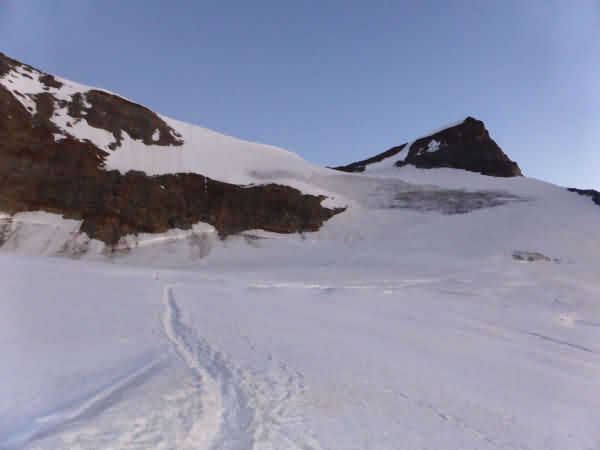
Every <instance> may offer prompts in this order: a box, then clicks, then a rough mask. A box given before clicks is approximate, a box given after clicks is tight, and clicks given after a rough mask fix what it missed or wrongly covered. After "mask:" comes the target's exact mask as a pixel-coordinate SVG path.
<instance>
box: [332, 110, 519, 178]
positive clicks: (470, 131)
mask: <svg viewBox="0 0 600 450" xmlns="http://www.w3.org/2000/svg"><path fill="white" fill-rule="evenodd" d="M406 145H408V144H404V145H401V146H399V147H394V148H392V149H390V150H388V151H387V152H384V153H381V154H379V155H377V156H376V157H374V158H370V159H367V160H364V161H359V162H356V163H353V164H349V165H347V166H341V167H336V168H335V169H337V170H342V171H346V172H362V171H364V169H365V167H366V166H367V165H368V164H372V163H373V162H377V161H380V160H382V159H384V158H388V157H392V156H394V155H395V154H397V153H399V152H400V151H402V150H405V151H406V149H405V146H406ZM406 164H412V165H414V166H415V167H418V168H422V169H431V168H435V167H450V168H454V169H464V170H468V171H471V172H479V173H481V174H483V175H491V176H496V177H514V176H521V175H522V173H521V169H520V168H519V166H518V165H517V163H515V162H513V161H511V160H510V159H509V158H508V156H506V154H505V153H504V152H503V151H502V150H501V149H500V147H498V145H497V144H496V142H494V140H493V139H491V138H490V135H489V133H488V131H487V130H486V128H485V126H484V124H483V122H482V121H480V120H476V119H473V118H472V117H467V118H466V119H465V121H464V122H463V123H461V124H459V125H456V126H454V127H450V128H447V129H445V130H442V131H440V132H438V133H435V134H433V135H431V136H427V137H423V138H421V139H418V140H416V141H415V142H413V143H412V145H411V146H410V148H409V149H408V155H407V156H406V158H405V159H404V161H398V162H397V163H396V166H397V167H401V166H404V165H406Z"/></svg>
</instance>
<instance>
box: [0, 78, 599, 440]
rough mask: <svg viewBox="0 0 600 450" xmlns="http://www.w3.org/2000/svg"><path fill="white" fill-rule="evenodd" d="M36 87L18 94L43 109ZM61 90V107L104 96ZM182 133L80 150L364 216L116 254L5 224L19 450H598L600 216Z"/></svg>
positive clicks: (542, 197) (569, 196)
mask: <svg viewBox="0 0 600 450" xmlns="http://www.w3.org/2000/svg"><path fill="white" fill-rule="evenodd" d="M28 73H29V74H30V75H31V77H30V78H28V77H27V76H26V75H27V74H25V73H24V72H23V73H22V70H21V69H19V70H16V71H14V72H12V73H10V74H9V75H7V76H6V77H5V78H4V79H2V80H0V82H2V83H3V84H4V85H5V86H7V87H8V86H9V85H11V86H12V89H15V90H17V89H18V90H19V92H21V94H25V97H19V98H20V99H21V100H22V101H23V102H24V104H25V106H29V107H31V108H32V109H33V108H34V107H35V103H33V102H31V101H30V100H31V99H30V98H29V97H27V96H26V94H35V93H36V92H40V89H42V90H43V87H41V85H40V83H39V78H38V77H39V74H38V75H36V74H35V73H32V72H28ZM60 81H61V82H63V83H64V86H63V87H62V88H60V89H57V88H50V90H49V92H50V93H52V94H54V95H55V96H56V97H57V98H59V99H64V100H68V99H69V98H70V96H71V95H72V94H73V93H76V92H82V93H85V92H86V91H87V90H89V88H87V87H85V86H82V85H77V84H76V83H71V82H68V81H67V80H63V79H60ZM64 113H65V111H62V110H61V111H59V114H57V115H56V117H53V120H54V121H55V123H56V124H57V126H59V127H61V126H62V125H61V124H63V122H64V120H65V119H66V118H65V117H63V116H61V114H64ZM163 119H164V120H165V121H166V122H167V123H168V124H169V125H170V126H171V127H173V128H174V129H175V131H176V132H177V133H179V134H181V136H182V139H183V140H184V142H185V144H184V145H183V146H181V147H159V146H155V145H152V146H144V145H143V144H142V143H141V141H134V140H133V139H131V138H130V137H129V136H128V135H126V134H124V140H123V144H122V146H121V147H119V148H118V149H116V150H115V151H112V150H110V149H109V148H108V145H109V144H110V143H111V142H112V140H113V138H114V137H113V136H112V135H109V134H108V133H107V132H104V131H103V130H99V129H95V128H94V129H92V127H90V126H89V125H87V124H86V122H85V121H84V120H82V121H80V122H78V124H77V127H76V129H74V130H70V131H69V132H70V133H72V134H74V136H75V137H77V138H80V139H85V138H89V139H91V140H92V141H93V142H94V143H95V144H96V145H98V146H100V147H102V148H106V149H107V150H108V151H110V152H111V153H110V155H109V158H108V160H107V168H110V169H118V170H121V171H127V170H129V169H137V170H143V171H146V172H147V173H149V174H158V173H168V172H179V171H196V172H199V173H202V174H204V175H207V176H209V177H211V178H214V179H217V180H221V181H227V182H231V183H240V184H250V183H268V182H276V183H281V184H287V185H290V186H294V187H297V188H298V189H300V190H302V191H303V192H307V193H314V194H324V195H327V196H328V199H327V200H326V201H325V202H326V203H325V204H326V205H331V206H334V205H335V206H347V207H348V209H347V210H346V211H345V212H344V213H342V214H339V215H336V216H334V217H333V218H332V219H331V220H329V221H328V222H327V223H326V224H325V225H324V226H323V227H322V229H321V230H320V231H318V232H316V233H306V234H303V235H276V234H273V233H267V232H264V231H261V230H255V231H252V232H246V233H244V234H242V235H239V236H233V237H229V238H228V239H227V240H225V241H221V240H219V238H218V237H217V236H216V233H214V231H213V229H212V227H210V226H208V225H206V224H197V226H195V227H194V228H193V229H191V230H171V231H170V232H169V233H165V234H163V235H141V236H127V237H125V238H124V239H123V240H122V241H121V242H120V243H119V245H118V246H117V247H116V248H106V247H105V246H104V244H103V243H101V242H99V241H94V240H90V239H89V237H87V236H86V235H85V234H82V233H80V232H79V231H78V229H79V226H80V223H79V222H78V221H73V220H65V219H63V218H62V217H61V216H59V215H56V214H49V213H47V212H30V213H21V214H17V215H14V216H12V217H11V216H8V215H6V214H4V215H3V214H2V213H1V212H0V273H2V282H1V283H0V373H1V374H2V379H1V380H2V383H0V449H2V450H5V449H21V448H28V449H65V448H69V449H99V448H101V449H108V448H113V449H148V448H155V449H198V448H214V449H234V450H239V449H251V448H255V449H293V448H301V449H308V448H315V449H319V448H322V449H388V448H390V449H391V448H532V449H533V448H549V449H550V448H556V449H562V448H600V426H599V423H600V422H599V419H598V411H599V410H600V281H599V280H598V273H599V272H600V262H599V260H598V256H599V255H600V237H598V232H597V231H598V229H599V227H600V208H598V207H597V206H596V205H594V204H593V202H592V201H591V200H590V199H589V198H586V197H581V196H579V195H577V194H574V193H571V192H567V191H566V190H565V189H564V188H562V187H559V186H554V185H552V184H548V183H544V182H541V181H538V180H534V179H528V178H521V177H518V178H508V179H507V178H493V177H485V176H481V175H478V174H475V173H469V172H465V171H461V170H453V169H432V170H418V169H415V168H414V167H411V166H405V167H402V168H400V169H397V168H394V167H393V163H394V162H395V161H396V160H397V159H401V158H404V157H405V154H403V153H402V152H401V153H400V154H399V155H396V157H394V158H390V159H389V160H385V161H382V162H381V163H378V164H374V165H372V166H370V167H368V170H367V171H366V173H364V174H347V173H342V172H336V171H332V170H329V169H324V168H320V167H317V166H315V165H313V164H310V163H308V162H306V161H304V160H302V159H301V158H299V157H298V156H297V155H294V154H292V153H289V152H286V151H285V150H282V149H278V148H275V147H270V146H262V145H259V144H253V143H248V142H244V141H240V140H237V139H234V138H230V137H226V136H222V135H219V134H218V133H214V132H212V131H209V130H205V129H202V128H199V127H195V126H192V125H188V124H183V123H181V122H177V121H174V120H171V119H168V118H163ZM159 137H160V136H159V135H156V134H155V136H154V140H156V139H157V138H159ZM56 138H57V139H61V136H60V135H58V136H57V137H56ZM435 145H436V144H435V143H430V145H429V146H428V148H429V149H430V150H432V151H433V150H434V149H435ZM530 257H531V259H533V261H531V262H529V261H528V258H530Z"/></svg>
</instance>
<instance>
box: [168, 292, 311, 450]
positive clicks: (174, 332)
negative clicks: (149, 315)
mask: <svg viewBox="0 0 600 450" xmlns="http://www.w3.org/2000/svg"><path fill="white" fill-rule="evenodd" d="M163 305H164V311H163V315H162V325H163V329H164V332H165V335H166V337H167V339H168V340H169V342H170V343H171V345H172V347H173V350H174V351H175V353H176V354H177V356H178V357H179V358H180V359H181V360H182V361H183V362H184V363H185V365H186V366H187V368H188V369H189V370H190V371H191V372H192V373H193V374H194V376H195V377H196V378H197V379H198V381H199V386H200V387H199V392H197V395H199V396H201V403H202V407H201V411H200V415H199V417H197V420H196V421H195V422H194V424H193V426H192V427H191V429H190V430H189V432H188V434H187V436H186V438H185V439H184V440H183V442H178V443H176V448H179V449H184V448H199V444H201V443H204V444H205V445H206V447H207V448H214V449H228V448H229V449H251V448H261V449H263V448H287V449H295V448H298V449H300V448H302V449H309V448H320V446H319V444H318V442H317V441H316V440H315V438H314V436H313V435H312V433H311V432H309V431H307V430H306V425H305V423H304V420H303V419H302V418H300V417H295V416H293V415H292V414H291V413H290V410H289V405H290V403H292V402H293V401H294V398H295V397H296V396H298V395H299V394H301V393H302V389H303V385H302V382H301V376H300V375H299V374H297V373H291V372H290V371H289V370H288V369H287V367H286V366H285V365H284V364H279V366H278V370H272V371H271V372H272V373H270V374H269V375H268V376H259V375H257V374H252V373H250V372H248V371H243V370H241V369H239V368H236V367H235V365H234V364H233V363H232V362H231V361H230V360H229V359H228V358H227V357H226V356H225V355H223V354H222V353H221V352H219V351H217V350H215V349H213V348H212V347H211V346H210V345H209V344H208V343H207V342H206V341H205V340H204V339H202V338H201V337H199V336H197V335H196V333H195V331H194V330H193V329H192V328H191V327H189V326H187V325H186V324H185V323H184V322H183V319H182V313H181V309H180V306H179V304H178V303H177V300H176V298H175V295H174V291H173V287H171V286H166V287H165V288H164V292H163ZM249 345H250V346H251V348H253V346H252V344H251V343H249ZM268 359H269V360H270V361H272V357H271V356H270V355H269V357H268Z"/></svg>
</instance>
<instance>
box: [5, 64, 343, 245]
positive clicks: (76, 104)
mask: <svg viewBox="0 0 600 450" xmlns="http://www.w3.org/2000/svg"><path fill="white" fill-rule="evenodd" d="M18 79H21V80H26V81H27V80H30V81H31V82H35V83H39V84H40V85H41V86H42V89H41V92H37V93H35V94H31V93H23V92H20V91H19V90H18V89H17V88H15V87H13V86H14V85H15V84H16V83H15V80H18ZM62 84H63V83H62V82H61V81H60V80H58V79H57V78H55V77H54V76H52V75H50V74H45V73H43V72H40V71H38V70H36V69H34V68H33V67H31V66H28V65H26V64H22V63H20V62H18V61H16V60H14V59H11V58H9V57H7V56H6V55H4V54H2V53H0V211H2V212H5V213H9V214H15V213H17V212H23V211H37V210H43V211H47V212H54V213H58V214H61V215H63V216H64V217H65V218H68V219H77V220H82V225H81V231H83V232H85V233H87V234H88V235H89V236H90V237H92V238H95V239H99V240H101V241H103V242H105V243H106V244H109V245H115V244H116V243H117V242H118V241H119V240H120V239H121V238H122V237H123V236H125V235H127V234H137V233H161V232H165V231H168V230H169V229H173V228H179V229H190V228H191V227H192V225H194V224H195V223H198V222H205V223H208V224H210V225H213V226H214V227H215V228H216V230H217V231H218V232H219V234H220V235H221V236H227V235H229V234H233V233H239V232H242V231H245V230H249V229H264V230H267V231H274V232H278V233H295V232H304V231H316V230H318V229H319V227H320V226H321V225H322V224H323V223H324V222H325V221H326V220H328V219H329V218H331V217H332V216H333V215H335V214H337V213H339V212H341V209H329V208H325V207H323V206H322V205H321V202H322V201H323V200H324V199H325V197H324V196H315V195H306V194H302V193H301V192H300V191H298V190H297V189H294V188H292V187H289V186H283V185H278V184H264V185H255V186H240V185H235V184H229V183H225V182H221V181H218V180H214V179H211V178H209V177H206V176H204V175H202V174H199V173H174V174H165V175H153V176H150V175H147V174H146V173H144V172H139V171H134V170H130V171H128V172H127V173H124V174H123V173H121V172H119V171H117V170H106V168H105V161H106V158H107V156H108V155H109V152H110V151H112V150H115V149H117V148H118V147H119V146H120V145H121V143H122V140H123V138H124V134H125V133H127V135H128V136H129V137H130V138H132V139H135V140H140V141H142V142H143V143H144V144H146V145H150V144H152V145H158V146H163V147H165V149H164V151H173V150H172V149H173V148H176V147H177V146H180V145H182V143H183V141H182V136H181V135H180V134H179V133H178V132H177V131H176V130H174V129H173V128H171V127H169V126H168V125H167V124H166V123H165V122H164V120H162V119H161V118H160V117H159V116H158V115H157V114H155V113H154V112H152V111H151V110H149V109H148V108H145V107H143V106H141V105H138V104H136V103H133V102H131V101H128V100H125V99H123V98H121V97H119V96H117V95H113V94H110V93H107V92H104V91H101V90H96V89H92V90H89V91H87V92H85V93H81V92H73V93H67V94H66V95H65V94H64V93H63V94H62V95H59V90H60V89H61V88H62V87H63V86H62ZM58 121H60V122H61V123H64V124H65V126H64V127H58V126H57V122H58ZM81 124H83V125H85V124H87V126H89V127H91V128H92V129H97V130H103V131H105V132H109V133H110V134H112V137H113V138H114V141H113V142H111V143H110V144H109V145H108V146H107V148H100V147H99V146H98V145H96V144H95V143H93V142H92V141H91V140H89V139H85V138H84V139H82V138H81V137H78V136H77V133H76V132H75V129H76V127H77V126H80V125H81Z"/></svg>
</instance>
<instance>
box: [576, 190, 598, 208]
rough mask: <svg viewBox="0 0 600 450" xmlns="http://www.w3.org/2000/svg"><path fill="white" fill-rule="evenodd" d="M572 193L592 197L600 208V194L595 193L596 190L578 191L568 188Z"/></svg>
mask: <svg viewBox="0 0 600 450" xmlns="http://www.w3.org/2000/svg"><path fill="white" fill-rule="evenodd" d="M568 190H569V191H571V192H576V193H577V194H579V195H585V196H587V197H591V199H592V200H593V201H594V203H595V204H596V205H598V206H600V192H598V191H595V190H594V189H577V188H568Z"/></svg>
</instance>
